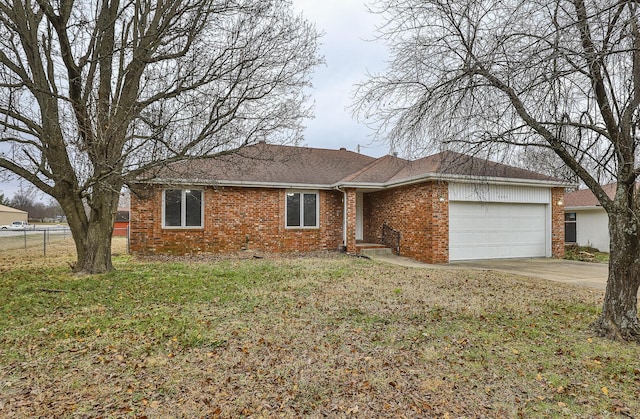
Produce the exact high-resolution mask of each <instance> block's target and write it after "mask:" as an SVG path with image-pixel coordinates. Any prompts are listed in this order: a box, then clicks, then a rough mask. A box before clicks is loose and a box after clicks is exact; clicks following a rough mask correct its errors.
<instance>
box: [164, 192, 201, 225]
mask: <svg viewBox="0 0 640 419" xmlns="http://www.w3.org/2000/svg"><path fill="white" fill-rule="evenodd" d="M202 197H203V191H202V190H200V189H165V190H164V191H163V193H162V201H163V206H162V226H163V227H164V228H202V227H203V224H202V220H203V218H204V217H203V214H204V205H203V204H204V200H203V199H202Z"/></svg>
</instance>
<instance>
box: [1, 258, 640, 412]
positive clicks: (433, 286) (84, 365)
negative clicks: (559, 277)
mask: <svg viewBox="0 0 640 419" xmlns="http://www.w3.org/2000/svg"><path fill="white" fill-rule="evenodd" d="M115 263H116V266H117V268H118V270H117V271H116V272H113V273H110V274H106V275H100V276H95V277H88V276H74V275H71V274H69V273H68V267H67V266H66V265H65V264H64V261H62V262H58V263H55V262H52V261H51V260H49V264H48V265H46V264H38V263H32V264H29V265H28V266H24V267H19V266H17V267H16V268H14V269H12V270H8V271H7V270H5V271H4V272H2V275H1V279H0V301H2V305H1V306H0V416H2V417H150V418H152V417H153V418H155V417H247V416H250V417H281V416H282V417H291V418H294V417H301V416H307V417H309V416H310V417H324V416H329V417H363V418H364V417H402V416H403V415H404V416H405V417H430V416H431V417H452V418H453V417H474V418H475V417H487V418H504V417H516V418H517V417H584V418H598V417H601V418H605V417H625V416H624V415H626V417H631V416H634V415H635V414H637V412H639V411H640V359H639V358H638V346H637V345H629V344H620V343H614V342H610V341H607V340H603V339H599V338H596V337H594V336H593V335H592V334H591V333H590V332H589V329H588V326H589V324H590V323H591V322H592V321H593V320H594V319H595V318H596V316H597V312H598V310H599V306H600V303H601V299H602V293H601V292H600V291H597V290H588V289H579V288H573V287H570V286H567V285H563V284H557V283H550V282H545V281H541V280H534V279H528V278H524V277H515V276H513V275H508V274H501V273H496V272H479V271H463V270H427V269H412V268H402V267H396V266H390V265H383V264H378V263H374V262H371V261H368V260H363V259H355V258H350V257H346V256H345V257H342V256H337V255H323V256H322V257H313V258H312V257H307V258H278V259H272V258H269V257H267V258H265V259H260V260H258V259H246V260H242V259H231V260H207V259H206V258H201V259H200V260H199V261H197V262H194V261H191V262H189V261H181V260H167V261H164V262H159V261H151V260H146V261H137V260H135V259H132V258H129V257H124V256H120V257H117V258H116V260H115ZM621 415H622V416H621Z"/></svg>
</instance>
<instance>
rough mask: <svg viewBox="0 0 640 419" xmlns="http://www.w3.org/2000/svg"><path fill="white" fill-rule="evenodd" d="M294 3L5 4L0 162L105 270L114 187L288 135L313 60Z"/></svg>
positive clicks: (85, 265)
mask: <svg viewBox="0 0 640 419" xmlns="http://www.w3.org/2000/svg"><path fill="white" fill-rule="evenodd" d="M316 42H317V33H316V31H315V28H314V27H313V26H312V25H310V24H309V23H308V22H306V21H305V20H304V19H303V18H302V17H301V16H297V15H295V14H294V13H293V11H292V5H291V3H290V1H289V0H245V1H236V0H135V1H120V0H97V1H86V0H76V1H74V0H32V1H22V2H20V1H10V0H0V125H1V126H2V130H1V133H0V150H1V151H3V153H2V154H1V155H0V168H4V169H6V170H8V171H10V172H12V173H14V174H16V175H18V176H20V177H22V178H24V179H26V180H28V181H29V182H31V183H32V184H33V185H35V186H36V187H38V188H39V189H40V190H42V191H43V192H45V193H47V194H49V195H51V196H52V197H54V198H55V199H56V200H57V201H58V202H59V203H60V205H61V206H62V208H63V209H64V212H65V215H66V216H67V219H68V222H69V226H70V228H71V230H72V234H73V238H74V240H75V243H76V249H77V253H78V262H77V265H76V267H75V270H76V271H81V272H88V273H99V272H104V271H109V270H111V269H112V268H113V267H112V264H111V251H110V245H111V234H112V230H113V221H114V216H115V214H116V207H117V203H118V198H119V193H120V190H121V188H122V186H123V185H128V184H129V183H130V182H131V181H132V180H133V179H134V178H136V177H137V176H140V175H141V174H143V173H144V174H145V176H149V175H150V174H153V172H154V169H157V168H159V167H160V166H161V165H165V164H167V163H170V162H173V161H178V160H184V159H190V158H198V157H199V158H202V157H207V156H216V155H219V154H220V153H224V152H228V151H229V150H234V149H238V148H239V147H242V146H244V145H247V144H251V143H255V142H257V141H259V140H276V139H277V140H278V141H294V140H296V139H297V138H298V136H299V135H300V132H301V126H300V121H301V119H302V118H303V117H305V116H308V114H309V107H308V106H306V105H305V99H306V98H305V96H304V93H303V88H304V87H305V86H307V85H308V84H309V75H310V71H311V69H312V68H313V67H314V66H315V65H316V64H317V63H318V61H319V58H318V56H317V44H316Z"/></svg>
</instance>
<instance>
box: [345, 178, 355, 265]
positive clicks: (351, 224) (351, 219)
mask: <svg viewBox="0 0 640 419" xmlns="http://www.w3.org/2000/svg"><path fill="white" fill-rule="evenodd" d="M345 192H346V194H347V207H346V210H347V253H352V254H355V253H357V249H356V198H357V197H356V190H355V189H354V188H346V189H345Z"/></svg>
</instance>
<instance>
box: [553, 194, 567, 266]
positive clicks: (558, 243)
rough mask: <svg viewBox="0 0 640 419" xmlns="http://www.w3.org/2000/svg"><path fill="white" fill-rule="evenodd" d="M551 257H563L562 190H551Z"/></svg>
mask: <svg viewBox="0 0 640 419" xmlns="http://www.w3.org/2000/svg"><path fill="white" fill-rule="evenodd" d="M551 256H552V257H554V258H559V259H561V258H563V257H564V188H553V189H551Z"/></svg>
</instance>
